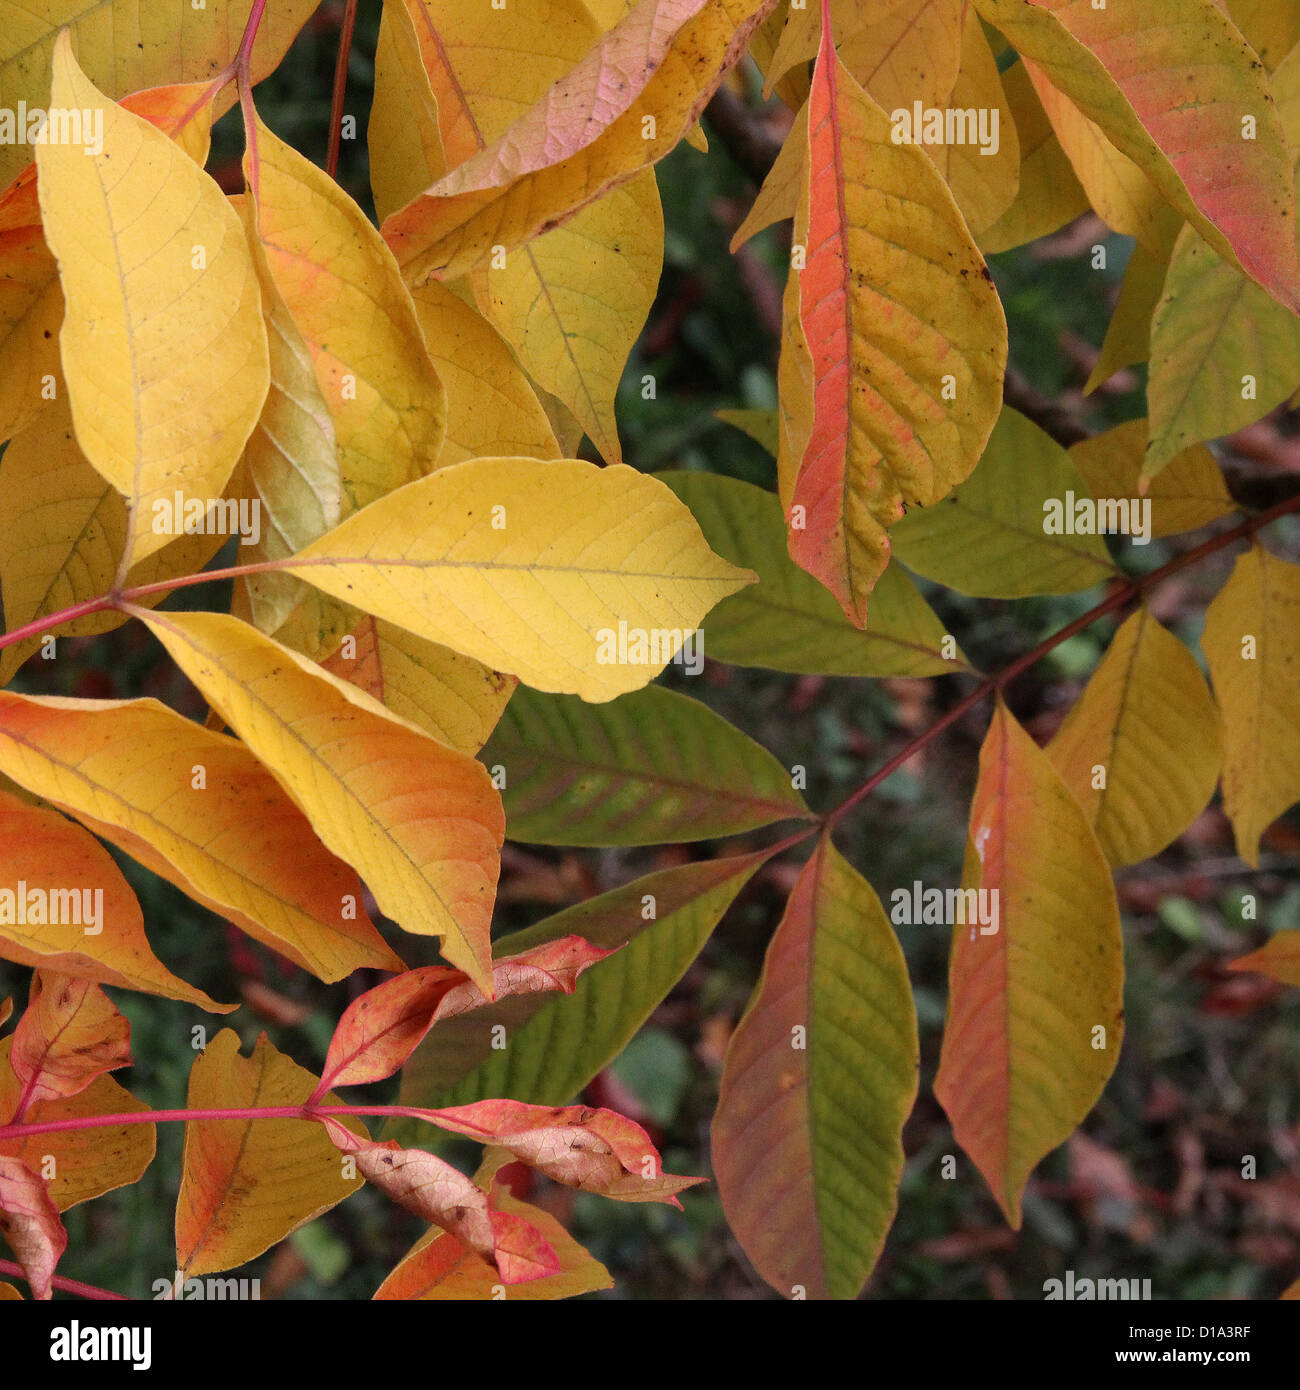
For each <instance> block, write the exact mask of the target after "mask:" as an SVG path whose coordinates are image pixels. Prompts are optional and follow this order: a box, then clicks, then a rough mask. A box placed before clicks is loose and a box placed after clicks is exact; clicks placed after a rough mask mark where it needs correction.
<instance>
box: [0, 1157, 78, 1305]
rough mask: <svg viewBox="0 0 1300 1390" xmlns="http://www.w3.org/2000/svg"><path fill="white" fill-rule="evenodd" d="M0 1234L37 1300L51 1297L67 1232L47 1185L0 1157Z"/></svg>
mask: <svg viewBox="0 0 1300 1390" xmlns="http://www.w3.org/2000/svg"><path fill="white" fill-rule="evenodd" d="M0 1235H3V1236H4V1238H5V1239H6V1240H7V1241H8V1242H9V1245H10V1247H11V1248H12V1250H13V1252H14V1254H15V1255H17V1256H18V1263H19V1264H20V1265H22V1267H23V1270H24V1271H25V1273H26V1275H27V1282H28V1283H29V1284H30V1285H31V1286H32V1293H33V1294H34V1295H35V1296H36V1297H37V1298H50V1297H52V1295H53V1289H52V1286H51V1284H50V1280H51V1279H52V1278H53V1275H54V1266H55V1265H57V1264H58V1262H59V1256H60V1255H62V1254H63V1252H64V1250H66V1249H67V1245H68V1233H67V1231H65V1230H64V1229H63V1222H62V1221H60V1220H59V1213H58V1209H57V1208H56V1207H55V1205H54V1203H53V1202H52V1201H50V1194H49V1192H48V1191H47V1190H46V1186H45V1184H44V1183H43V1182H42V1181H41V1179H40V1178H38V1177H37V1176H36V1174H35V1173H33V1172H32V1170H31V1169H30V1168H29V1167H28V1166H27V1165H26V1164H25V1163H24V1162H23V1161H22V1160H21V1159H17V1158H11V1157H9V1156H8V1155H7V1154H0Z"/></svg>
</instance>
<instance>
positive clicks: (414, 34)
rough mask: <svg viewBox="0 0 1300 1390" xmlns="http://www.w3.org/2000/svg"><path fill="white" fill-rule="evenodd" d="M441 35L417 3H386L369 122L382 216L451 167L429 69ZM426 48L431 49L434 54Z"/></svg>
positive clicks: (374, 189)
mask: <svg viewBox="0 0 1300 1390" xmlns="http://www.w3.org/2000/svg"><path fill="white" fill-rule="evenodd" d="M435 41H436V40H435V35H434V34H433V32H432V31H431V29H430V28H429V26H428V25H427V24H425V23H421V24H420V25H419V26H418V27H417V25H416V23H415V20H414V19H413V17H412V5H411V4H407V3H404V0H397V3H395V4H394V3H390V4H387V5H385V6H384V7H383V12H382V18H381V19H380V21H379V42H378V44H377V45H376V48H375V96H374V100H373V102H372V103H371V106H370V123H369V125H368V126H367V127H366V143H367V146H368V149H369V152H370V188H371V191H372V192H373V194H374V195H375V213H376V215H377V216H378V218H379V220H380V221H381V222H382V221H383V220H384V218H386V217H388V216H390V215H391V214H392V213H394V212H396V211H397V210H398V209H399V208H402V207H405V206H406V204H407V203H409V202H410V201H411V199H412V198H414V197H415V196H416V195H417V194H419V193H420V192H421V190H422V189H425V188H427V187H428V186H429V183H430V182H431V181H432V180H433V179H435V178H438V177H439V176H440V175H441V174H442V173H443V172H444V171H445V169H446V162H445V160H444V159H443V154H442V135H441V133H440V131H439V129H438V102H437V99H436V98H435V97H434V95H433V89H432V88H431V87H430V85H429V74H428V71H427V70H426V66H427V68H429V69H431V68H432V67H433V66H434V64H435V63H436V62H437V57H436V52H437V50H436V48H435V47H434V44H435ZM425 48H428V49H429V50H430V53H429V57H428V58H426V57H425V56H424V49H425Z"/></svg>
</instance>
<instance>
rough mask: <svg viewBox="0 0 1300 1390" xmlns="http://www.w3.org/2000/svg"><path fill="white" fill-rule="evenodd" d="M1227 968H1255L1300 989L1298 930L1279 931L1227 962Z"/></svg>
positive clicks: (1299, 938) (1299, 941)
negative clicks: (1257, 947)
mask: <svg viewBox="0 0 1300 1390" xmlns="http://www.w3.org/2000/svg"><path fill="white" fill-rule="evenodd" d="M1228 969H1229V970H1257V971H1259V973H1260V974H1261V975H1271V976H1272V977H1273V979H1275V980H1280V981H1281V982H1282V983H1283V984H1284V985H1294V986H1295V987H1296V988H1297V989H1300V931H1280V932H1277V933H1276V934H1275V935H1273V936H1271V937H1270V938H1269V939H1268V940H1267V941H1266V942H1265V943H1264V944H1263V945H1262V946H1261V947H1260V948H1259V950H1257V951H1251V952H1250V954H1249V955H1245V956H1238V957H1237V959H1236V960H1233V961H1229V962H1228Z"/></svg>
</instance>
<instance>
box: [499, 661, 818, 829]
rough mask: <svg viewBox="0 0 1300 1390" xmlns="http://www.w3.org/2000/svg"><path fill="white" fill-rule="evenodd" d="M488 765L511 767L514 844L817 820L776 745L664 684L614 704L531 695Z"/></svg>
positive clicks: (506, 719) (505, 720)
mask: <svg viewBox="0 0 1300 1390" xmlns="http://www.w3.org/2000/svg"><path fill="white" fill-rule="evenodd" d="M483 761H484V762H485V763H486V764H487V766H488V767H498V766H499V767H502V768H503V769H504V770H505V787H504V790H503V792H502V801H503V803H504V805H505V808H506V824H507V826H508V828H509V831H510V837H511V839H514V840H523V841H525V842H529V843H535V844H564V845H633V844H635V845H648V844H657V843H666V842H670V841H674V840H677V841H682V840H711V839H716V838H718V837H719V836H723V835H737V834H740V833H741V832H742V831H745V830H752V829H755V828H756V827H758V826H760V825H769V824H771V823H772V822H773V821H780V820H787V819H789V818H790V817H799V818H801V819H807V818H809V817H810V816H811V812H810V811H809V810H808V808H807V806H806V805H805V804H804V799H803V797H802V796H800V795H799V793H798V792H797V791H795V790H794V788H793V786H792V779H791V776H790V772H789V770H788V769H787V768H785V767H782V766H781V764H780V763H779V762H777V760H776V759H775V758H774V757H773V756H772V755H771V754H770V753H769V752H768V751H767V749H765V748H763V747H761V746H760V745H759V744H757V743H755V742H753V740H751V739H750V738H749V737H747V736H746V735H745V734H742V733H741V732H740V730H739V729H737V728H735V727H734V726H733V725H731V724H729V723H727V721H726V720H725V719H723V718H722V717H721V715H718V714H715V713H714V712H713V711H712V710H711V709H709V708H708V706H707V705H702V704H700V703H699V702H698V701H696V700H692V699H689V698H688V697H687V696H685V695H679V694H677V693H676V692H675V691H671V690H664V689H662V688H660V687H658V686H647V687H646V688H645V689H644V690H634V691H632V692H630V693H629V694H627V695H621V696H619V698H618V699H617V700H612V701H610V702H609V703H608V704H604V705H589V704H587V703H586V702H585V701H583V700H579V699H578V698H577V697H576V696H573V695H541V694H538V693H537V692H536V691H531V690H527V689H525V690H520V691H518V692H516V694H515V696H514V698H513V699H512V700H511V702H510V704H509V705H508V706H507V707H506V711H505V713H504V715H503V716H502V718H501V722H500V724H498V725H497V727H496V730H495V731H494V733H493V735H492V738H491V739H490V740H489V742H488V744H487V746H486V747H485V749H484V751H483Z"/></svg>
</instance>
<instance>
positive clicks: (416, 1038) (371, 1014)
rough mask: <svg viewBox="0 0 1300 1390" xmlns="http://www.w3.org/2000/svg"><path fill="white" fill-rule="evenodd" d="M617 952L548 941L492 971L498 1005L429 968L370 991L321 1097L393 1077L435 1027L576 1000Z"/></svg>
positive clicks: (355, 1006)
mask: <svg viewBox="0 0 1300 1390" xmlns="http://www.w3.org/2000/svg"><path fill="white" fill-rule="evenodd" d="M610 954H611V952H609V951H605V950H602V949H601V948H600V947H598V946H591V945H589V944H588V943H587V942H585V941H583V940H582V938H581V937H578V936H565V937H561V938H560V939H559V940H556V941H549V942H545V943H543V944H542V945H540V946H536V947H534V948H533V949H532V950H530V951H523V952H521V953H519V954H518V955H513V956H509V957H506V958H504V959H503V958H502V957H501V956H500V955H498V957H497V959H496V960H495V961H494V962H493V965H492V988H493V994H492V998H491V999H489V998H486V997H485V996H484V995H483V994H482V992H481V991H480V990H479V989H478V987H477V986H476V985H475V984H474V982H473V981H472V980H471V979H470V978H469V976H468V975H466V974H465V973H464V972H463V971H460V970H449V969H447V968H446V967H445V966H438V965H430V966H425V967H423V968H422V969H419V970H408V971H406V972H405V973H403V974H401V975H398V976H396V977H395V978H394V979H391V980H386V981H385V982H384V983H383V984H380V985H376V986H375V987H374V989H370V990H367V991H366V993H365V994H363V995H361V997H360V998H359V999H354V1000H353V1001H352V1003H351V1004H349V1005H348V1007H347V1008H346V1009H345V1010H344V1012H343V1016H342V1018H340V1019H339V1022H338V1026H337V1027H336V1028H335V1030H334V1036H333V1038H331V1040H330V1045H329V1051H328V1053H327V1054H326V1057H325V1066H324V1068H323V1069H322V1071H321V1080H320V1084H319V1086H317V1088H316V1090H317V1094H318V1095H319V1094H320V1093H322V1092H324V1091H326V1090H329V1089H330V1088H331V1087H333V1086H364V1085H366V1084H367V1083H369V1082H372V1081H382V1080H383V1079H384V1078H385V1077H387V1076H391V1075H392V1074H393V1073H394V1072H395V1071H396V1070H397V1069H398V1068H399V1067H400V1066H401V1065H402V1064H403V1063H404V1062H405V1061H406V1059H407V1058H408V1057H409V1056H410V1055H411V1053H412V1052H413V1051H414V1050H415V1049H416V1047H418V1046H419V1044H420V1042H421V1040H422V1039H423V1038H424V1036H425V1034H427V1033H428V1031H429V1029H430V1028H432V1027H433V1026H434V1024H436V1023H438V1022H440V1021H441V1020H443V1019H446V1018H455V1017H457V1016H458V1015H459V1014H464V1013H469V1012H471V1011H473V1010H476V1009H481V1008H484V1007H485V1006H486V1005H488V1004H489V1003H491V1002H492V1001H493V1000H505V999H509V998H512V997H514V996H517V995H528V994H536V993H539V992H543V991H550V990H556V991H559V992H561V993H564V994H572V993H573V989H574V986H575V985H576V984H577V982H578V977H579V975H581V974H582V972H583V971H584V970H586V969H587V967H588V966H591V965H594V964H595V963H596V962H597V961H599V960H603V959H604V958H605V957H606V956H608V955H610Z"/></svg>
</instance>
